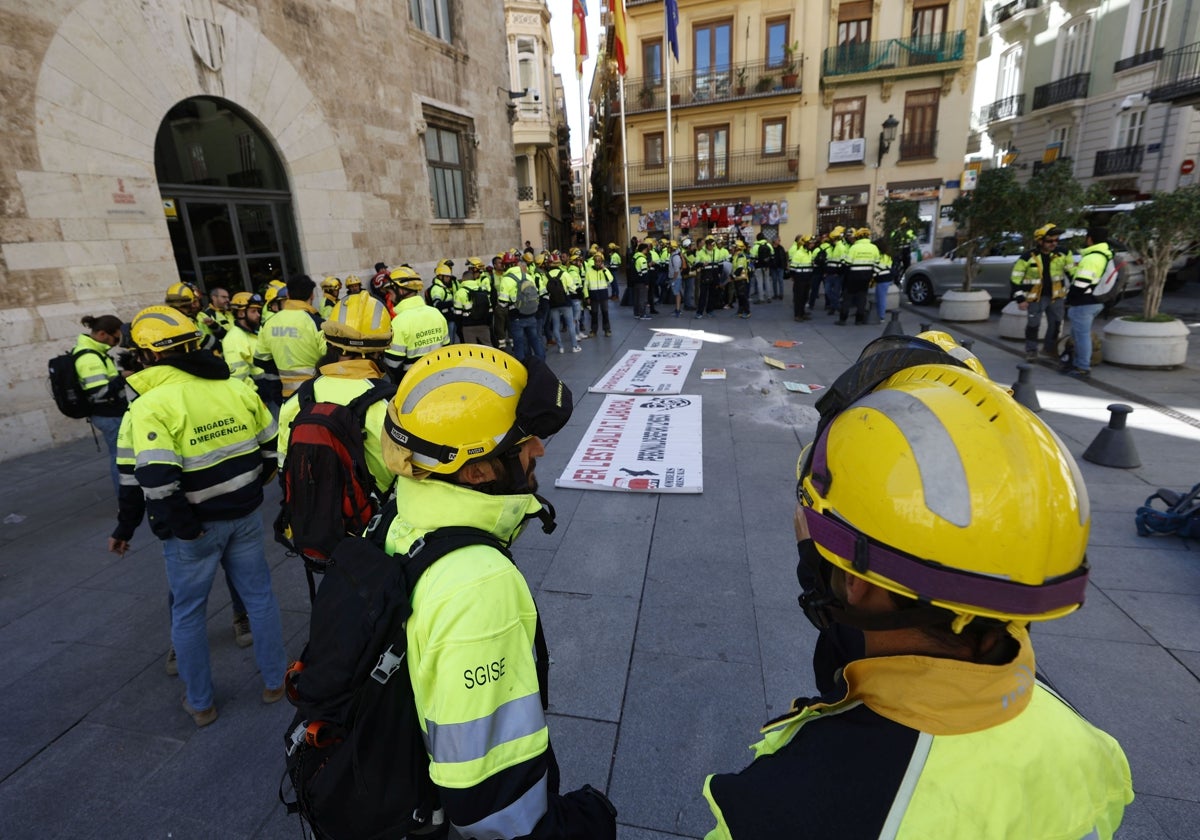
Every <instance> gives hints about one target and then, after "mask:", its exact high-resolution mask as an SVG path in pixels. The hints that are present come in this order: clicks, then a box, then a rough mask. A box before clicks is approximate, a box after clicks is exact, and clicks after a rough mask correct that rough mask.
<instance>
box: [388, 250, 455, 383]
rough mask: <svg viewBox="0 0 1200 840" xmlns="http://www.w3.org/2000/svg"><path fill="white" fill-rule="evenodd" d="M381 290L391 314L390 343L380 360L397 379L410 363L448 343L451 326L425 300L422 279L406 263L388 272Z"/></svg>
mask: <svg viewBox="0 0 1200 840" xmlns="http://www.w3.org/2000/svg"><path fill="white" fill-rule="evenodd" d="M384 290H385V294H386V295H387V305H388V308H389V309H391V310H392V313H393V314H392V343H391V346H390V347H388V349H387V352H386V353H384V356H383V363H384V365H385V366H386V367H387V372H388V376H390V377H391V379H392V381H393V382H399V381H400V379H401V378H402V377H403V376H404V371H405V370H406V369H407V368H408V367H409V366H410V365H412V364H413V363H414V362H416V361H417V360H418V359H420V358H421V357H422V356H424V355H425V354H426V353H432V352H433V351H434V350H437V349H439V348H441V347H444V346H445V345H446V344H448V343H449V342H450V328H449V326H447V324H446V318H445V316H444V315H442V313H441V312H439V311H438V310H437V309H435V308H433V307H432V306H430V305H429V304H427V303H426V302H425V296H424V291H425V282H424V281H423V280H422V279H421V277H420V275H419V274H417V272H415V271H413V270H412V269H411V268H409V267H408V266H405V265H402V266H400V267H399V268H397V269H394V270H393V271H391V272H389V273H388V282H387V284H386V285H385V286H384Z"/></svg>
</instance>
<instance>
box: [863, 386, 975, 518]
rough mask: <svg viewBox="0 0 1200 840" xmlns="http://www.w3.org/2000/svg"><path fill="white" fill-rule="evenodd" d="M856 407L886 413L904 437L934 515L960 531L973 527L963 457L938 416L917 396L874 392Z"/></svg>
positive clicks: (926, 499)
mask: <svg viewBox="0 0 1200 840" xmlns="http://www.w3.org/2000/svg"><path fill="white" fill-rule="evenodd" d="M855 405H863V406H867V407H869V408H873V409H875V410H876V411H879V412H881V413H882V414H884V415H885V416H886V417H887V418H888V419H889V420H891V421H892V423H894V424H895V425H896V428H897V429H899V430H900V434H902V435H904V439H905V441H906V442H907V443H908V446H909V448H910V449H911V450H912V453H913V458H914V459H915V460H916V463H917V470H918V471H919V472H920V474H921V492H922V493H923V494H924V496H925V506H926V507H927V508H929V510H930V511H931V512H932V513H935V514H937V515H938V516H940V517H942V518H943V519H945V520H946V521H947V522H950V523H952V524H954V525H957V526H959V527H960V528H965V527H966V526H968V525H970V524H971V492H970V487H969V486H968V485H967V471H966V468H965V467H964V466H963V462H962V457H961V456H960V455H959V454H958V449H957V448H956V447H955V446H954V441H953V440H952V439H951V437H950V432H949V431H948V430H947V429H946V426H945V425H944V424H943V423H942V421H941V420H940V419H938V416H937V415H936V414H934V413H933V412H932V411H930V410H929V407H928V406H927V405H925V403H923V402H921V400H920V399H918V398H917V397H915V396H912V395H911V394H906V393H903V392H901V391H892V390H884V391H875V392H874V393H871V394H868V395H867V396H865V397H863V398H862V399H861V400H859V401H858V402H857V403H855Z"/></svg>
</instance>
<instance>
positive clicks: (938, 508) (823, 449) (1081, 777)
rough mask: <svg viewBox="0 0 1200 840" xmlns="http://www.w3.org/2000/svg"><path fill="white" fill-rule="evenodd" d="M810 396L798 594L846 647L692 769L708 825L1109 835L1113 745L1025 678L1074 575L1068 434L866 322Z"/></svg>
mask: <svg viewBox="0 0 1200 840" xmlns="http://www.w3.org/2000/svg"><path fill="white" fill-rule="evenodd" d="M817 408H818V410H819V411H820V419H819V421H818V424H817V430H816V439H815V442H814V443H813V444H811V445H810V446H809V447H807V448H806V450H805V451H804V452H803V453H802V454H801V459H800V462H799V463H798V465H797V478H798V483H797V498H798V502H799V504H798V506H797V510H796V521H795V524H796V536H797V540H798V548H799V553H800V564H799V567H798V569H797V574H798V577H799V580H800V582H801V588H802V591H803V595H802V596H801V599H800V603H801V606H802V607H803V609H804V612H805V614H806V615H807V617H808V618H809V619H810V620H811V621H812V622H813V623H814V624H815V625H816V626H817V627H818V628H819V629H820V631H821V638H822V639H823V640H824V639H827V638H829V636H830V635H831V631H833V630H835V629H836V628H849V629H850V630H852V631H854V632H857V633H859V635H860V638H861V645H862V647H861V650H860V651H859V652H858V653H857V654H856V655H852V656H849V657H846V658H843V659H842V661H840V662H833V661H830V662H826V663H824V665H825V668H824V670H818V678H819V680H818V684H819V685H821V684H822V683H823V686H822V696H821V697H819V698H814V699H801V700H798V701H796V702H795V703H794V704H793V707H792V709H791V710H790V711H789V712H788V713H787V714H785V715H784V716H782V717H780V718H777V719H776V720H774V721H772V722H771V723H769V724H768V725H767V726H766V727H765V728H764V730H763V731H764V733H765V735H764V738H763V740H761V741H760V742H759V743H758V744H757V745H756V746H755V747H754V748H753V749H754V751H755V755H756V759H755V760H754V762H753V763H751V764H750V766H749V767H747V768H746V769H745V770H743V771H742V772H740V773H736V774H721V775H715V776H709V777H708V779H707V781H706V782H705V785H704V795H705V798H706V799H707V800H708V802H709V806H710V807H711V809H712V812H713V815H714V817H715V818H716V827H715V828H714V829H713V830H712V831H711V832H710V833H709V834H708V837H709V838H710V840H722V838H745V837H767V836H771V837H879V836H884V835H887V836H897V837H983V836H986V837H1095V838H1110V837H1112V836H1113V835H1114V833H1115V832H1116V830H1117V828H1118V827H1119V826H1120V824H1121V820H1122V815H1123V811H1124V807H1125V805H1126V804H1128V803H1129V802H1130V801H1132V799H1133V790H1132V786H1131V782H1130V773H1129V764H1128V762H1127V761H1126V759H1125V756H1124V754H1123V753H1122V751H1121V748H1120V746H1119V745H1118V744H1117V742H1116V741H1115V740H1113V738H1111V737H1110V736H1109V735H1107V734H1105V733H1104V732H1101V731H1100V730H1098V729H1096V728H1095V727H1093V726H1092V725H1091V724H1089V723H1088V722H1087V721H1086V720H1085V719H1084V718H1083V717H1082V716H1081V715H1079V713H1078V712H1076V711H1075V710H1074V709H1072V708H1071V707H1070V706H1069V705H1067V703H1066V702H1065V701H1063V700H1062V699H1061V698H1060V697H1059V696H1058V695H1057V694H1055V693H1054V691H1052V690H1051V689H1050V688H1048V687H1047V686H1046V685H1045V684H1043V683H1042V682H1040V681H1039V680H1038V679H1037V666H1036V664H1035V662H1034V655H1033V648H1032V645H1031V643H1030V636H1029V630H1028V625H1029V623H1030V622H1035V621H1038V622H1040V621H1050V620H1053V619H1056V618H1059V617H1061V616H1064V615H1067V614H1069V613H1071V612H1073V611H1074V610H1076V609H1077V608H1078V607H1079V606H1080V605H1081V604H1082V603H1083V599H1084V594H1085V591H1086V589H1087V578H1088V564H1087V561H1086V559H1085V556H1084V552H1085V550H1086V548H1087V541H1088V530H1089V526H1090V511H1089V507H1088V498H1087V489H1086V487H1085V486H1084V482H1083V478H1082V476H1081V475H1080V472H1079V469H1078V467H1077V466H1076V464H1075V462H1074V460H1073V459H1072V457H1071V455H1070V453H1069V452H1068V451H1067V450H1066V448H1065V447H1064V446H1063V444H1062V442H1061V441H1060V440H1059V439H1058V437H1057V436H1055V434H1054V433H1053V432H1052V431H1050V429H1049V428H1048V427H1046V426H1045V425H1044V424H1043V423H1042V421H1041V420H1040V419H1039V418H1038V417H1037V416H1036V415H1035V414H1033V413H1031V412H1030V411H1029V410H1027V409H1026V408H1024V407H1023V406H1021V405H1019V404H1018V403H1017V402H1016V401H1015V400H1013V399H1012V398H1011V397H1010V396H1009V395H1008V394H1007V393H1006V392H1005V391H1004V390H1003V389H1001V388H1000V387H998V386H997V385H995V384H994V383H992V382H991V381H989V380H988V379H987V378H986V377H984V376H980V375H979V374H977V373H975V372H973V371H972V370H970V369H969V368H967V367H965V366H963V365H962V364H960V362H959V361H958V360H957V359H955V358H953V357H951V356H949V355H947V354H946V353H945V352H944V351H943V350H942V349H941V348H940V347H939V346H937V345H935V344H933V343H930V342H927V341H924V340H921V339H916V338H909V337H906V336H895V337H886V338H882V339H878V340H876V341H875V342H872V343H871V344H869V345H868V346H867V347H866V349H865V350H864V351H863V354H862V356H861V357H860V359H859V362H858V363H857V364H855V365H854V366H852V367H851V368H850V370H848V371H847V372H846V373H844V374H843V375H842V376H841V377H839V378H838V380H837V381H836V382H835V383H834V384H833V385H832V386H831V387H830V389H829V390H828V391H827V392H826V394H825V395H824V396H823V397H822V398H821V400H819V401H818V403H817ZM831 665H837V666H838V667H837V668H836V669H832V668H830V667H828V666H831ZM848 779H853V780H855V783H854V784H847V780H848Z"/></svg>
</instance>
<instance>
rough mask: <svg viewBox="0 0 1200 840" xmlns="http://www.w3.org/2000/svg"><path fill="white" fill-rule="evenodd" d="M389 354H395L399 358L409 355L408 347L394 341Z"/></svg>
mask: <svg viewBox="0 0 1200 840" xmlns="http://www.w3.org/2000/svg"><path fill="white" fill-rule="evenodd" d="M388 352H389V353H394V354H396V355H397V356H404V355H407V354H408V345H407V344H400V343H399V342H396V341H393V342H392V346H391V347H389V348H388Z"/></svg>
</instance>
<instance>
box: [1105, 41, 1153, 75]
mask: <svg viewBox="0 0 1200 840" xmlns="http://www.w3.org/2000/svg"><path fill="white" fill-rule="evenodd" d="M1162 57H1163V48H1162V47H1155V48H1154V49H1152V50H1146V51H1145V52H1140V53H1138V54H1137V55H1131V56H1129V58H1122V59H1121V60H1120V61H1116V62H1113V72H1114V73H1120V72H1121V71H1122V70H1128V69H1129V68H1130V67H1141V66H1142V65H1143V64H1149V63H1150V62H1152V61H1158V60H1159V59H1160V58H1162Z"/></svg>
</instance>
